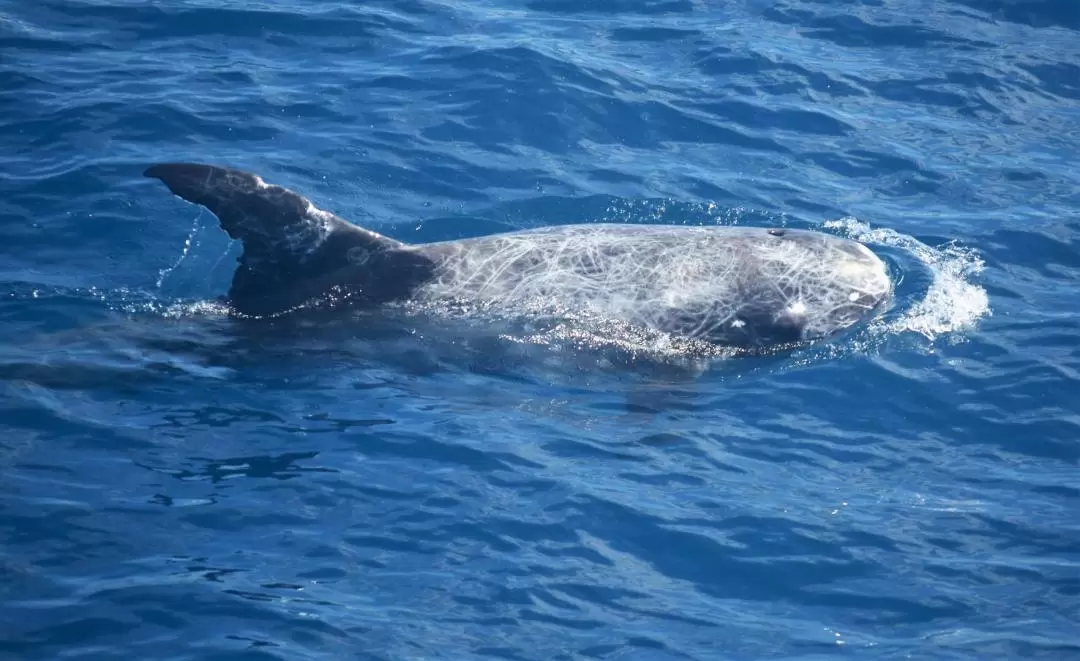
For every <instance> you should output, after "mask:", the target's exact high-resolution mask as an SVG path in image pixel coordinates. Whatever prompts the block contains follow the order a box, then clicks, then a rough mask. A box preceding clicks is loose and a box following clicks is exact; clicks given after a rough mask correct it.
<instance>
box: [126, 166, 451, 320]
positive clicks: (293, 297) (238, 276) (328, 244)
mask: <svg viewBox="0 0 1080 661" xmlns="http://www.w3.org/2000/svg"><path fill="white" fill-rule="evenodd" d="M144 174H145V176H147V177H152V178H155V179H160V180H161V181H162V182H163V183H164V184H165V185H166V186H168V188H169V190H170V191H172V193H173V194H175V195H176V196H178V197H180V198H182V199H184V200H186V201H188V202H191V203H194V204H199V205H202V206H204V207H206V208H207V209H209V210H210V211H211V212H212V213H213V214H214V215H215V216H217V218H218V220H219V221H220V223H221V227H222V229H224V230H225V232H226V233H227V234H228V235H229V236H230V237H232V238H233V239H237V240H239V241H240V242H241V243H242V244H243V253H242V255H241V256H240V261H239V265H238V268H237V269H236V272H235V274H234V275H233V281H232V286H231V287H230V289H229V299H230V302H231V303H232V305H233V306H234V307H235V308H236V309H237V310H238V311H239V312H242V313H250V314H257V315H264V314H272V313H276V312H282V311H286V310H288V309H291V308H294V307H296V306H300V305H303V304H305V303H307V302H308V301H310V300H312V299H316V298H320V297H325V296H326V295H327V294H328V293H330V294H336V295H340V296H342V297H347V298H350V299H352V300H359V301H363V302H367V303H371V304H375V303H379V302H382V301H384V300H392V299H395V298H401V297H404V296H407V295H408V293H409V290H410V287H411V285H412V284H414V283H415V282H417V281H419V280H422V279H423V278H424V277H426V275H427V273H429V272H430V268H431V264H430V262H429V260H427V259H426V258H424V257H423V256H422V255H420V254H419V253H416V252H413V251H409V250H407V249H406V246H405V244H403V243H401V242H399V241H395V240H393V239H390V238H388V237H385V236H382V235H381V234H378V233H376V232H372V231H370V230H367V229H364V228H361V227H358V226H356V225H354V224H352V223H350V222H348V221H346V220H343V219H341V218H339V217H337V216H335V215H334V214H332V213H330V212H328V211H323V210H322V209H319V208H317V207H316V206H315V205H314V204H312V203H311V201H309V200H308V199H307V198H305V197H304V196H302V195H300V194H299V193H296V192H294V191H291V190H289V189H287V188H284V187H282V186H277V185H273V184H268V183H266V182H265V181H263V180H262V179H261V178H260V177H259V176H257V175H254V174H251V173H248V172H243V171H240V170H235V169H231V168H225V167H219V166H215V165H206V164H201V163H162V164H158V165H154V166H152V167H150V168H147V170H146V171H145V172H144Z"/></svg>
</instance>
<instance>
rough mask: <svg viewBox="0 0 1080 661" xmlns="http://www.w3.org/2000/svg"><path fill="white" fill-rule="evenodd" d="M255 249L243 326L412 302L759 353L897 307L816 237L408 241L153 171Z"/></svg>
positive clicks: (248, 189)
mask: <svg viewBox="0 0 1080 661" xmlns="http://www.w3.org/2000/svg"><path fill="white" fill-rule="evenodd" d="M145 175H146V176H148V177H154V178H157V179H160V180H161V181H162V182H164V183H165V185H166V186H168V187H169V190H171V191H172V192H173V193H174V194H175V195H177V196H179V197H181V198H183V199H184V200H187V201H189V202H192V203H196V204H200V205H202V206H204V207H206V208H208V209H209V210H210V211H211V212H213V213H214V215H215V216H217V218H218V219H219V220H220V223H221V226H222V228H223V229H224V230H225V231H226V232H227V233H228V234H229V236H230V237H232V238H233V239H238V240H239V241H241V242H242V244H243V253H242V255H241V256H240V259H239V265H238V268H237V270H236V272H235V274H234V276H233V280H232V285H231V287H230V289H229V292H228V302H229V304H230V305H231V307H232V308H233V309H234V310H235V311H236V312H238V313H240V314H241V315H245V316H256V317H261V316H276V315H280V314H283V313H288V312H290V311H294V310H297V309H300V308H305V307H311V306H312V305H313V303H316V302H318V303H319V304H321V305H327V304H330V305H332V306H335V307H336V306H337V305H347V306H358V307H361V308H377V307H381V306H387V305H392V304H395V303H403V302H417V303H421V304H424V303H435V304H444V303H450V304H463V305H465V306H469V307H477V308H485V309H489V310H490V309H495V310H504V311H507V312H511V313H512V312H514V311H523V310H525V311H527V310H537V309H541V310H548V311H557V312H559V313H561V314H567V315H577V316H585V317H592V318H597V319H603V320H609V321H614V322H617V323H621V324H625V325H628V326H630V327H634V328H641V329H644V330H648V331H651V332H660V333H664V334H668V335H669V336H673V337H675V338H681V339H686V340H691V341H704V342H707V343H709V344H710V345H721V346H727V347H733V348H745V349H761V348H769V347H775V346H778V345H791V344H797V343H801V342H808V341H814V340H819V339H823V338H827V337H829V336H832V335H835V334H836V333H838V332H841V331H843V330H845V329H847V328H849V327H851V326H853V325H854V324H856V323H858V322H859V321H861V320H863V319H866V318H867V317H868V316H870V315H872V314H874V313H875V312H876V311H878V310H879V309H881V308H882V307H883V306H884V304H885V303H886V302H887V301H888V300H889V299H890V298H891V295H892V289H893V287H892V281H891V280H890V278H889V275H888V269H887V268H886V265H885V263H884V262H883V261H882V260H881V259H880V258H879V257H878V256H877V255H875V254H874V253H873V252H871V251H870V249H868V248H867V247H866V246H864V245H862V244H860V243H857V242H855V241H852V240H849V239H844V238H840V237H835V236H831V235H828V234H822V233H818V232H812V231H806V230H794V229H785V228H771V229H770V228H759V227H716V226H714V227H685V226H665V225H615V224H580V225H564V226H555V227H545V228H542V229H534V230H526V231H516V232H508V233H502V234H495V235H491V236H485V237H478V238H471V239H463V240H455V241H442V242H437V243H428V244H406V243H403V242H400V241H396V240H394V239H391V238H389V237H386V236H382V235H380V234H377V233H375V232H372V231H370V230H367V229H364V228H361V227H358V226H357V225H354V224H352V223H350V222H348V221H346V220H343V219H341V218H339V217H337V216H335V215H334V214H332V213H330V212H327V211H323V210H322V209H319V208H317V207H315V205H313V204H312V203H311V202H310V201H309V200H307V199H306V198H305V197H303V196H302V195H299V194H297V193H295V192H293V191H291V190H288V189H286V188H283V187H281V186H276V185H272V184H268V183H266V182H264V181H263V180H262V179H261V178H260V177H258V176H257V175H254V174H250V173H247V172H241V171H239V170H234V169H229V168H224V167H217V166H213V165H204V164H197V163H163V164H159V165H154V166H152V167H150V168H148V169H147V170H146V172H145Z"/></svg>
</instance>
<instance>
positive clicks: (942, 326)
mask: <svg viewBox="0 0 1080 661" xmlns="http://www.w3.org/2000/svg"><path fill="white" fill-rule="evenodd" d="M825 227H826V228H827V229H830V230H835V231H838V232H839V233H841V234H843V235H844V236H847V237H849V238H852V239H855V240H857V241H861V242H863V243H872V244H878V245H882V246H886V247H890V248H898V249H900V250H903V251H904V252H906V253H907V254H909V255H911V256H912V257H914V258H915V259H917V260H918V261H919V262H920V263H921V264H922V265H923V266H925V267H926V269H927V270H928V271H929V272H930V275H931V277H932V280H931V282H930V285H929V287H928V288H927V290H926V292H925V294H924V295H923V297H922V298H921V299H920V300H917V301H916V302H915V303H914V304H913V305H911V306H909V307H908V308H907V309H906V310H904V311H903V313H902V314H901V315H899V316H898V317H896V318H893V319H885V320H882V321H880V322H879V323H878V324H877V326H876V327H875V330H878V331H879V332H880V331H884V332H886V333H902V332H914V333H918V334H920V335H922V336H924V337H926V338H927V339H928V340H931V341H933V340H934V339H936V338H938V337H940V336H942V335H946V334H949V333H956V332H960V331H964V330H970V329H972V328H974V327H975V325H976V323H977V322H978V321H979V319H981V318H983V317H985V316H987V315H989V314H990V313H991V310H990V299H989V297H988V295H987V293H986V289H984V288H983V287H981V286H979V285H978V284H976V283H975V282H973V278H974V276H976V275H977V274H979V273H980V272H981V271H982V270H983V266H984V262H983V259H982V258H981V257H980V256H979V255H978V253H977V252H976V251H975V250H973V249H971V248H967V247H964V246H960V245H958V244H956V243H955V242H949V243H947V244H945V245H943V246H940V247H936V248H935V247H931V246H928V245H926V244H925V243H922V242H921V241H919V240H918V239H916V238H914V237H912V236H909V235H907V234H901V233H899V232H897V231H895V230H892V229H887V228H877V229H872V228H871V227H870V225H869V224H868V223H865V222H863V221H860V220H858V219H856V218H853V217H845V218H840V219H837V220H830V221H826V222H825Z"/></svg>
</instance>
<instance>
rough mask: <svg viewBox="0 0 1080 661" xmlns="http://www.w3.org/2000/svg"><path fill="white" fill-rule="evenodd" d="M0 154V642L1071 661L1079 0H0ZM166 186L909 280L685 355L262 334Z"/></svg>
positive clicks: (398, 232) (395, 226)
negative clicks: (797, 329) (789, 237)
mask: <svg viewBox="0 0 1080 661" xmlns="http://www.w3.org/2000/svg"><path fill="white" fill-rule="evenodd" d="M0 140H2V142H0V147H2V148H0V333H2V335H3V338H4V340H3V343H2V345H0V389H2V399H0V478H2V479H0V659H2V660H3V661H8V660H10V661H31V660H35V661H36V660H46V659H48V660H52V659H79V660H84V659H85V660H90V659H95V660H97V659H101V660H106V659H156V660H161V661H164V660H173V659H177V660H179V659H184V660H188V659H191V660H194V659H199V660H203V659H206V660H210V659H213V660H234V659H235V660H245V661H247V660H252V661H254V660H270V659H282V660H285V659H288V660H290V661H292V660H301V659H303V660H315V659H318V660H322V659H327V660H329V659H334V660H338V659H357V660H360V659H363V660H375V659H380V660H382V659H385V660H403V659H410V660H411V659H416V660H419V659H424V660H427V659H453V660H455V661H464V660H472V659H516V660H528V661H533V660H536V661H540V660H544V661H551V660H556V659H610V660H620V661H631V660H634V661H637V660H647V661H664V660H668V659H672V660H674V659H703V660H704V659H707V660H719V659H733V660H735V659H737V660H749V659H824V658H844V657H846V658H853V657H854V658H864V659H919V660H939V659H979V660H985V659H1017V658H1041V659H1077V658H1080V480H1078V475H1080V474H1078V468H1080V439H1078V436H1080V311H1078V310H1080V295H1078V293H1077V283H1078V281H1080V212H1078V209H1080V168H1078V167H1077V165H1078V161H1077V153H1078V148H1080V5H1078V4H1076V3H1075V2H1073V1H1072V0H938V1H935V2H931V1H929V0H863V1H861V2H852V3H841V2H833V3H827V2H820V1H815V0H770V1H769V2H765V1H759V0H746V1H740V2H705V1H703V0H638V1H637V2H629V1H625V0H596V1H594V2H589V3H585V2H568V1H565V0H532V1H525V2H509V1H507V0H462V1H459V2H445V1H443V2H437V1H432V0H374V1H369V2H355V1H354V2H348V1H338V2H324V1H322V0H305V1H303V2H300V1H299V0H292V1H289V0H280V1H272V0H238V1H236V2H228V3H226V2H217V1H213V0H170V1H169V2H149V1H148V0H34V1H33V2H30V1H27V0H0ZM163 160H197V161H207V162H213V163H220V164H228V165H232V166H235V167H241V168H245V169H248V170H251V171H254V172H257V173H258V174H260V175H262V176H263V177H264V178H266V179H267V180H269V181H272V182H274V183H280V184H284V185H287V186H290V187H292V188H295V189H296V190H298V191H300V192H302V193H303V194H305V195H307V196H309V197H310V198H311V199H312V200H314V201H315V203H316V204H318V205H319V206H320V207H322V208H325V209H329V210H332V211H334V212H335V213H337V214H339V215H341V216H343V217H345V218H348V219H350V220H352V221H354V222H356V223H358V224H361V225H363V226H366V227H370V228H372V229H375V230H377V231H380V232H383V233H386V234H389V235H391V236H393V237H395V238H398V239H401V240H405V241H432V240H443V239H453V238H459V237H466V236H476V235H481V234H487V233H491V232H496V231H503V230H511V229H520V228H529V227H540V226H545V225H553V224H561V223H571V222H601V221H602V222H625V223H639V222H659V223H671V224H690V225H710V224H721V225H737V224H742V225H760V224H780V225H786V226H799V227H811V228H815V229H818V230H821V231H824V232H831V233H836V234H841V235H846V236H853V237H856V238H860V239H862V240H865V241H867V242H868V243H870V244H871V245H872V246H874V248H875V249H876V250H878V251H879V252H881V254H883V255H885V256H886V257H887V259H888V260H889V263H890V268H891V269H892V270H893V274H894V276H895V277H896V279H897V282H898V285H897V297H896V301H895V304H894V305H893V307H892V308H891V309H890V310H888V311H887V313H885V314H884V315H882V316H881V317H879V318H877V319H875V320H873V321H871V322H869V323H867V324H865V325H863V326H862V327H860V328H859V329H857V330H856V331H855V332H854V333H852V334H848V335H845V336H844V337H842V338H838V339H836V340H834V341H832V342H828V343H824V344H821V345H819V346H816V347H812V348H807V349H803V350H800V351H796V352H794V353H790V354H785V355H781V356H773V357H766V358H747V357H742V358H730V359H720V360H715V361H711V362H710V363H708V364H705V365H702V364H700V363H699V362H695V363H693V364H692V365H691V364H687V362H686V361H684V360H681V358H682V357H681V356H680V355H679V354H678V351H677V350H673V349H671V347H667V346H662V345H661V344H660V343H657V342H654V343H652V344H650V343H648V342H646V343H644V344H640V345H635V346H633V347H629V348H627V347H622V348H620V349H619V350H618V351H612V350H611V349H610V347H605V346H603V345H602V343H600V342H597V340H598V339H604V338H605V337H608V334H607V333H606V331H604V329H597V330H596V333H595V334H593V335H592V336H588V335H587V336H585V337H580V336H575V337H560V336H558V335H557V334H551V333H547V334H545V333H538V334H534V335H530V336H518V337H482V336H476V335H475V334H470V333H471V332H472V331H470V330H469V325H468V323H464V324H462V323H458V322H455V323H453V324H451V323H447V324H446V326H445V327H440V325H439V324H438V323H427V324H419V323H418V326H417V327H416V328H414V329H411V332H407V333H401V332H394V330H393V329H389V328H387V327H386V326H385V324H384V323H383V322H382V321H381V320H380V319H379V318H378V317H377V316H368V317H362V318H359V319H353V320H347V321H346V322H344V323H326V324H325V325H320V324H306V325H302V324H289V323H285V322H282V323H269V322H268V323H261V324H260V323H254V324H249V323H245V324H241V323H238V322H237V320H235V319H230V318H229V317H228V316H227V315H225V314H223V313H222V310H221V309H220V306H218V305H216V304H214V303H213V301H215V300H216V298H217V297H219V296H220V295H222V294H223V293H224V292H225V290H226V289H227V286H228V282H229V279H230V277H231V273H232V269H233V266H234V264H235V258H236V255H237V252H238V251H237V246H235V245H233V244H232V243H231V242H230V241H229V240H228V238H227V237H226V236H225V235H224V233H223V232H221V230H220V229H219V228H218V226H217V223H216V221H215V219H214V218H213V217H212V216H211V215H210V214H209V213H206V212H203V211H200V210H199V209H198V208H196V207H194V206H190V205H187V204H184V203H182V202H181V201H179V200H177V199H176V198H174V197H173V196H171V195H170V194H169V193H168V191H167V190H165V189H164V187H163V186H161V185H160V183H159V182H156V181H152V180H149V179H146V178H144V177H142V176H141V173H142V170H143V169H144V168H145V167H146V166H147V165H149V164H152V163H155V162H158V161H163ZM458 321H461V320H458ZM465 321H466V322H467V321H468V320H465ZM474 330H475V329H474ZM608 339H610V337H608Z"/></svg>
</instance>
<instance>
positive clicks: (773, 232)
mask: <svg viewBox="0 0 1080 661" xmlns="http://www.w3.org/2000/svg"><path fill="white" fill-rule="evenodd" d="M769 234H771V235H773V236H784V230H782V229H780V228H779V227H774V228H772V229H771V230H769Z"/></svg>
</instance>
